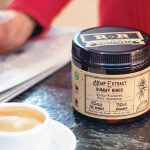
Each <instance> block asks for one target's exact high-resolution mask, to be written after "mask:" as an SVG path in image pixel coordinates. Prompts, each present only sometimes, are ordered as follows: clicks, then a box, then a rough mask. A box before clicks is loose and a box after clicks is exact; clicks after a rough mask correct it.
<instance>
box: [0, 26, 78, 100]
mask: <svg viewBox="0 0 150 150" xmlns="http://www.w3.org/2000/svg"><path fill="white" fill-rule="evenodd" d="M75 32H77V30H72V29H61V28H52V29H51V30H50V31H49V33H48V34H47V36H46V37H44V38H43V39H41V40H35V41H30V42H28V43H27V44H26V45H25V46H24V47H22V48H21V52H18V53H14V54H11V55H6V56H4V55H3V56H0V101H1V102H4V101H8V100H10V99H11V98H13V97H14V96H17V95H18V94H20V93H21V92H23V91H25V90H26V89H28V88H29V87H31V86H33V85H34V84H36V83H37V82H39V81H40V80H42V79H44V78H45V77H47V76H48V75H50V74H52V73H54V72H55V71H57V70H58V69H60V68H61V67H63V66H64V65H65V64H67V63H68V62H69V61H70V59H71V44H72V38H73V35H74V34H75Z"/></svg>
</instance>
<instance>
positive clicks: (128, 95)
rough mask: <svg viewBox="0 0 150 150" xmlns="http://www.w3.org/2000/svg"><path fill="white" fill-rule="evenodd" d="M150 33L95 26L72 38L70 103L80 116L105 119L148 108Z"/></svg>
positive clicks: (132, 116) (136, 113) (127, 116)
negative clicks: (149, 34)
mask: <svg viewBox="0 0 150 150" xmlns="http://www.w3.org/2000/svg"><path fill="white" fill-rule="evenodd" d="M149 66H150V37H149V36H148V35H147V34H146V33H144V32H142V31H138V30H136V29H132V28H125V27H97V28H91V29H87V30H84V31H81V32H80V33H77V34H76V35H75V36H74V38H73V42H72V104H73V108H74V109H75V111H77V112H78V113H79V114H82V116H86V117H90V118H93V119H97V120H101V121H104V122H107V123H118V122H122V121H128V120H132V119H135V118H137V117H140V116H141V115H143V114H145V113H146V112H148V110H149V109H150V99H149V93H150V90H149V89H150V87H149V85H150V83H149V82H150V73H149Z"/></svg>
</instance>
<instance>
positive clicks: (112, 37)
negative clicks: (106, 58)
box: [80, 31, 145, 48]
mask: <svg viewBox="0 0 150 150" xmlns="http://www.w3.org/2000/svg"><path fill="white" fill-rule="evenodd" d="M80 38H81V40H82V42H83V43H84V45H85V47H88V48H89V47H99V46H108V45H109V46H110V45H142V44H145V42H144V38H143V36H142V34H141V33H140V32H139V31H132V32H131V31H130V32H106V33H90V34H81V35H80Z"/></svg>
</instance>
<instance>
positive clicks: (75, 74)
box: [74, 72, 79, 80]
mask: <svg viewBox="0 0 150 150" xmlns="http://www.w3.org/2000/svg"><path fill="white" fill-rule="evenodd" d="M74 78H75V79H76V80H79V74H78V72H75V73H74Z"/></svg>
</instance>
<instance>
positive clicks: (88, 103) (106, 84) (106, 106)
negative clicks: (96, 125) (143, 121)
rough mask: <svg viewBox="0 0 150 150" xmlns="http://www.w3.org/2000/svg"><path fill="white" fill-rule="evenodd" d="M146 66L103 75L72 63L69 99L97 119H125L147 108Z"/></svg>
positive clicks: (87, 114) (147, 73)
mask: <svg viewBox="0 0 150 150" xmlns="http://www.w3.org/2000/svg"><path fill="white" fill-rule="evenodd" d="M149 82H150V74H149V68H147V69H145V70H142V71H139V72H136V73H130V74H122V75H104V74H96V73H91V72H87V71H84V70H81V69H79V68H78V67H76V66H75V65H74V64H72V85H73V86H72V88H73V89H72V100H73V107H74V108H75V110H77V111H78V112H80V113H82V114H84V115H86V116H90V117H93V118H98V119H112V120H113V119H127V118H132V117H136V116H139V115H141V114H143V113H145V112H147V111H148V110H149V106H150V101H149V92H150V91H149V85H150V83H149Z"/></svg>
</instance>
